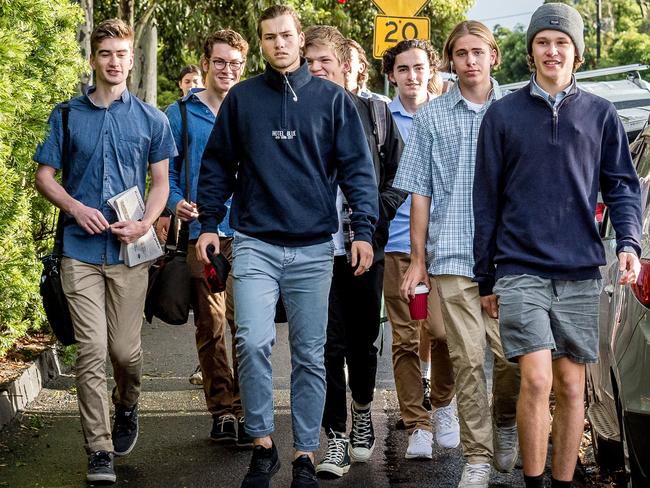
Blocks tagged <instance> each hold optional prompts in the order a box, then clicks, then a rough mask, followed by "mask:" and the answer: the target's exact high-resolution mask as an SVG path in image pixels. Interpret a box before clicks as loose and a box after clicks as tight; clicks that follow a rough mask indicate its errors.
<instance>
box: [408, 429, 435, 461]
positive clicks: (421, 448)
mask: <svg viewBox="0 0 650 488" xmlns="http://www.w3.org/2000/svg"><path fill="white" fill-rule="evenodd" d="M432 441H433V434H432V433H431V432H429V431H428V430H424V429H415V430H414V431H413V433H412V434H411V435H410V436H409V446H408V448H407V449H406V455H405V456H404V457H405V458H406V459H431V458H432V457H433V449H432V447H431V442H432Z"/></svg>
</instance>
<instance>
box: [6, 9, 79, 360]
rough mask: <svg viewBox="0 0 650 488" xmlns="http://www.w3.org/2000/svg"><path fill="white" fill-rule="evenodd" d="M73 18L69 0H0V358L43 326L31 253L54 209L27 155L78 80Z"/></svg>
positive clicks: (43, 243) (42, 245)
mask: <svg viewBox="0 0 650 488" xmlns="http://www.w3.org/2000/svg"><path fill="white" fill-rule="evenodd" d="M80 22H81V12H80V10H79V8H78V7H77V6H75V5H73V4H71V3H70V2H69V1H68V0H1V1H0V65H1V66H2V67H3V69H2V70H1V71H0V276H2V279H1V280H0V297H2V298H1V300H2V301H1V302H0V355H1V354H3V353H4V352H5V351H6V349H7V348H8V347H9V346H10V345H11V344H12V343H13V341H14V340H15V339H16V338H17V337H20V336H21V335H23V334H24V333H25V332H26V331H28V330H30V329H38V328H40V327H41V326H42V325H43V323H44V315H43V312H42V309H41V306H40V296H39V294H38V282H39V275H40V269H41V267H40V263H39V262H38V258H37V256H38V255H39V254H41V253H43V251H44V250H45V249H46V248H47V246H48V241H47V237H48V235H47V232H48V231H49V230H50V229H51V226H52V221H53V210H52V207H51V205H49V204H47V203H45V201H44V200H43V199H42V198H40V197H39V196H38V195H37V194H36V192H35V190H34V188H33V179H34V170H35V166H36V165H35V164H34V163H33V162H32V155H33V153H34V150H35V148H36V144H37V143H38V142H39V141H40V140H42V139H43V137H44V135H45V131H46V129H47V124H46V121H47V118H48V115H49V112H50V111H51V110H52V107H53V106H54V105H55V103H57V102H60V101H62V100H63V99H65V98H66V97H67V96H69V95H70V94H72V93H73V91H74V89H75V87H76V85H77V83H78V82H79V76H80V74H81V72H82V66H83V63H82V60H81V58H80V56H79V47H78V44H77V41H76V39H75V34H76V28H77V25H78V24H79V23H80Z"/></svg>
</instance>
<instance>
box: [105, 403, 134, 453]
mask: <svg viewBox="0 0 650 488" xmlns="http://www.w3.org/2000/svg"><path fill="white" fill-rule="evenodd" d="M139 430H140V428H139V425H138V404H137V403H136V404H135V405H133V406H132V407H131V408H126V407H122V406H120V405H116V406H115V415H114V416H113V431H112V432H111V436H112V437H113V452H114V453H115V455H116V456H126V455H127V454H129V453H130V452H131V451H132V450H133V448H134V447H135V443H136V441H137V440H138V432H139Z"/></svg>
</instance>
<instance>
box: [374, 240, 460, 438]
mask: <svg viewBox="0 0 650 488" xmlns="http://www.w3.org/2000/svg"><path fill="white" fill-rule="evenodd" d="M409 263H410V257H409V255H408V254H405V253H397V252H389V253H386V259H385V268H384V302H385V306H386V313H387V314H388V319H389V320H390V323H391V327H392V331H393V372H394V375H395V388H396V389H397V399H398V401H399V408H400V414H401V416H402V419H403V420H404V425H405V426H406V428H407V430H408V431H409V432H412V431H413V430H415V429H424V430H428V431H431V421H430V418H429V412H428V411H427V410H426V409H425V408H424V407H423V406H422V399H423V391H422V375H421V370H420V356H419V354H418V353H419V348H420V341H421V332H422V331H423V330H426V331H428V333H429V336H430V347H431V405H432V406H433V407H434V408H437V407H445V406H447V405H449V403H450V402H451V400H452V398H453V396H454V377H453V369H452V364H451V360H450V358H449V350H448V349H447V340H446V337H445V324H444V323H443V320H442V314H441V311H440V299H439V298H438V290H437V288H436V284H435V280H434V279H433V278H431V283H430V289H431V292H430V293H429V302H428V316H427V319H426V320H417V321H415V320H411V316H410V313H409V307H408V304H407V303H406V302H405V301H404V300H403V299H402V298H401V296H400V293H399V287H400V284H401V282H402V278H403V276H404V273H406V270H407V268H408V266H409Z"/></svg>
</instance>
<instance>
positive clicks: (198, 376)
mask: <svg viewBox="0 0 650 488" xmlns="http://www.w3.org/2000/svg"><path fill="white" fill-rule="evenodd" d="M190 383H192V384H193V385H197V386H201V385H202V384H203V373H202V372H201V366H197V367H196V369H195V370H194V373H192V375H191V376H190Z"/></svg>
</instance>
